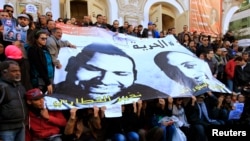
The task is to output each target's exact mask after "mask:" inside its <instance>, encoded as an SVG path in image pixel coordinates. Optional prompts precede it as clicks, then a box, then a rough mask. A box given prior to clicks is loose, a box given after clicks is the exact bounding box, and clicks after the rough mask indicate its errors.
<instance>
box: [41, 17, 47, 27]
mask: <svg viewBox="0 0 250 141" xmlns="http://www.w3.org/2000/svg"><path fill="white" fill-rule="evenodd" d="M39 19H40V23H41V24H44V25H46V23H47V19H46V16H43V15H42V16H40V17H39Z"/></svg>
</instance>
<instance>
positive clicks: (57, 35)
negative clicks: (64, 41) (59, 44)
mask: <svg viewBox="0 0 250 141" xmlns="http://www.w3.org/2000/svg"><path fill="white" fill-rule="evenodd" d="M53 35H54V36H55V37H56V39H58V40H59V39H61V38H62V30H60V29H58V30H56V31H55V33H53Z"/></svg>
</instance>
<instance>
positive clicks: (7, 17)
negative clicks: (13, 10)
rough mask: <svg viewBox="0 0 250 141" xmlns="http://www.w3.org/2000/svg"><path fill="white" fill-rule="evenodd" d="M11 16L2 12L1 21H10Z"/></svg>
mask: <svg viewBox="0 0 250 141" xmlns="http://www.w3.org/2000/svg"><path fill="white" fill-rule="evenodd" d="M9 18H10V15H9V13H8V12H5V11H4V12H1V19H9Z"/></svg>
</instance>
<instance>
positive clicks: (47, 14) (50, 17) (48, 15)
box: [46, 12, 53, 20]
mask: <svg viewBox="0 0 250 141" xmlns="http://www.w3.org/2000/svg"><path fill="white" fill-rule="evenodd" d="M46 17H47V19H48V20H52V17H53V15H52V13H51V12H47V13H46Z"/></svg>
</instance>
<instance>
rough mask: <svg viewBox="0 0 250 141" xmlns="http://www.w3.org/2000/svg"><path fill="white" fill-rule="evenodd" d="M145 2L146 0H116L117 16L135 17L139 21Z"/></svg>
mask: <svg viewBox="0 0 250 141" xmlns="http://www.w3.org/2000/svg"><path fill="white" fill-rule="evenodd" d="M146 2H147V0H117V4H118V17H122V18H124V19H125V18H126V17H127V19H133V20H136V19H137V22H138V23H139V21H141V20H144V18H143V13H144V6H145V4H146ZM128 17H129V18H128Z"/></svg>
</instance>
